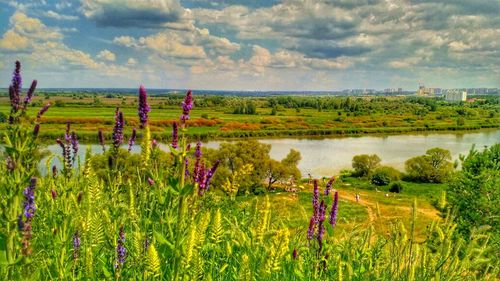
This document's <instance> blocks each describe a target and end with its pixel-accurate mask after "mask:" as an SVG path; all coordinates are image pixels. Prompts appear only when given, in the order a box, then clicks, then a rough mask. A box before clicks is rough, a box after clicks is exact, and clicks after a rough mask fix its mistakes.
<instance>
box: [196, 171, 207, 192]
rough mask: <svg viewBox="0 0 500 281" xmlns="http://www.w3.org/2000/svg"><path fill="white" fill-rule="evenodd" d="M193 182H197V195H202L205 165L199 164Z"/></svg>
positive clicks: (205, 175)
mask: <svg viewBox="0 0 500 281" xmlns="http://www.w3.org/2000/svg"><path fill="white" fill-rule="evenodd" d="M195 182H196V183H197V184H198V195H200V196H201V195H203V193H204V192H205V184H206V182H207V170H206V169H205V165H203V164H201V165H200V169H199V171H198V176H197V177H196V180H195Z"/></svg>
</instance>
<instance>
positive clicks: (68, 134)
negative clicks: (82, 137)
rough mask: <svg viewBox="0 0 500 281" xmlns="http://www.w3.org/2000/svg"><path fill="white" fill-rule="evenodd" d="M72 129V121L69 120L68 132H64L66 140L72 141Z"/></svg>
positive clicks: (67, 124)
mask: <svg viewBox="0 0 500 281" xmlns="http://www.w3.org/2000/svg"><path fill="white" fill-rule="evenodd" d="M70 130H71V123H70V122H68V123H66V132H65V133H64V139H65V140H66V142H70V141H71V134H70V133H69V131H70Z"/></svg>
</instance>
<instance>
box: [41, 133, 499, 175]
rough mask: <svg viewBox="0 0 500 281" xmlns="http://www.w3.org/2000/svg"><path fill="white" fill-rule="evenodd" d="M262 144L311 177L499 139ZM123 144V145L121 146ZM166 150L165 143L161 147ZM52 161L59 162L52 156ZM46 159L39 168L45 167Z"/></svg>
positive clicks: (449, 136)
mask: <svg viewBox="0 0 500 281" xmlns="http://www.w3.org/2000/svg"><path fill="white" fill-rule="evenodd" d="M259 141H260V142H262V143H266V144H271V146H272V148H271V157H272V158H274V159H277V160H280V159H282V158H284V157H285V156H286V154H287V153H288V152H289V151H290V149H295V150H298V151H300V153H301V155H302V160H301V161H300V163H299V169H300V171H301V172H302V176H307V174H308V173H311V175H312V176H313V177H321V176H330V175H333V174H338V173H339V172H340V171H341V170H342V169H348V168H351V160H352V157H353V156H354V155H358V154H377V155H378V156H379V157H380V158H381V159H382V164H384V165H389V166H393V167H394V168H397V169H400V170H404V162H405V161H406V160H407V159H409V158H411V157H414V156H418V155H422V154H425V151H426V150H428V149H430V148H434V147H441V148H444V149H448V150H450V151H451V154H452V156H453V160H455V159H458V156H459V155H460V154H466V153H467V152H468V151H469V150H470V148H471V147H472V145H473V144H475V145H476V148H479V149H482V148H483V147H484V146H491V145H493V144H495V143H498V142H500V130H488V131H481V132H473V133H468V132H466V133H435V134H415V135H391V136H361V137H342V138H326V139H297V138H281V139H262V140H259ZM219 144H220V141H211V142H207V143H205V144H204V145H205V147H210V148H217V147H218V146H219ZM124 147H126V146H124ZM160 147H161V148H163V149H166V146H165V145H161V146H160ZM91 148H92V151H93V152H94V153H100V152H102V148H101V147H100V146H99V145H91ZM48 149H49V150H50V151H51V152H53V153H56V154H60V153H61V149H60V147H59V146H57V145H49V146H48ZM139 151H140V146H138V145H136V146H134V147H133V152H139ZM84 154H85V147H84V146H82V147H81V149H80V152H79V155H80V157H81V161H83V160H84V159H83V157H84ZM53 162H54V163H55V164H59V163H58V161H57V159H54V160H53ZM42 166H45V161H42V163H41V169H42V170H45V167H42Z"/></svg>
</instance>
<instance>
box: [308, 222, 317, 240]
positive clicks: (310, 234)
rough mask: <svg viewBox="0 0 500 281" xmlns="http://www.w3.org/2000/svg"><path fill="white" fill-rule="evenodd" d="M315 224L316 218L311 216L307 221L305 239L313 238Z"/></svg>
mask: <svg viewBox="0 0 500 281" xmlns="http://www.w3.org/2000/svg"><path fill="white" fill-rule="evenodd" d="M315 226H316V218H315V217H314V216H312V217H311V220H310V221H309V228H308V229H307V239H309V240H311V239H312V238H313V236H314V227H315Z"/></svg>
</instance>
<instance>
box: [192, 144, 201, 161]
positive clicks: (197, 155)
mask: <svg viewBox="0 0 500 281" xmlns="http://www.w3.org/2000/svg"><path fill="white" fill-rule="evenodd" d="M194 157H196V159H200V158H201V141H198V142H197V143H196V150H195V151H194Z"/></svg>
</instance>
